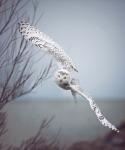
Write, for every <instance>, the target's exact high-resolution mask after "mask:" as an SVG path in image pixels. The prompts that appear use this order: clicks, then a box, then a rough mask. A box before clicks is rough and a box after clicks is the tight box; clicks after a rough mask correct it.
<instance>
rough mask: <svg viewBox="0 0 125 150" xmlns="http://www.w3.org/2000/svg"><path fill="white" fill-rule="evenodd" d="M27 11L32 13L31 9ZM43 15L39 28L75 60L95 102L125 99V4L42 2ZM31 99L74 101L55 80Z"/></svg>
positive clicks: (66, 0)
mask: <svg viewBox="0 0 125 150" xmlns="http://www.w3.org/2000/svg"><path fill="white" fill-rule="evenodd" d="M27 10H28V12H29V14H30V13H32V8H31V6H30V5H28V6H27ZM40 13H43V17H42V19H41V20H40V21H39V24H38V25H37V27H38V28H39V29H40V30H41V31H43V32H45V33H46V34H48V35H49V36H51V37H52V38H53V39H54V40H55V41H56V42H58V43H59V44H60V45H61V46H62V47H63V48H64V50H65V51H66V52H67V54H69V56H71V58H72V59H73V60H74V63H75V64H76V66H77V68H78V70H79V73H78V75H77V77H76V78H79V79H80V83H81V86H82V88H83V89H86V90H87V91H88V92H89V93H90V95H92V96H94V97H95V98H102V99H104V98H112V99H120V98H125V60H124V59H125V1H124V0H41V3H40V5H39V9H38V14H40ZM41 63H43V62H41ZM41 66H42V64H41ZM37 69H38V70H39V69H40V64H39V63H38V65H37ZM31 96H33V97H37V98H41V99H42V98H49V99H55V98H60V99H66V98H71V95H70V93H69V92H67V91H63V90H62V89H60V88H58V87H57V86H56V85H55V84H54V83H53V79H52V78H51V79H49V80H48V81H45V82H44V83H43V86H42V88H41V86H40V87H38V88H37V89H36V91H35V92H33V94H32V95H31Z"/></svg>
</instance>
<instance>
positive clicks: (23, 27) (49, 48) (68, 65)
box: [19, 21, 77, 71]
mask: <svg viewBox="0 0 125 150" xmlns="http://www.w3.org/2000/svg"><path fill="white" fill-rule="evenodd" d="M19 31H20V33H21V34H22V35H23V36H24V38H25V39H27V40H29V41H31V43H33V44H34V45H36V46H37V47H39V48H44V50H45V51H46V52H48V53H49V54H51V55H52V56H53V57H54V58H55V59H56V60H57V62H59V63H61V65H63V67H64V68H65V69H67V70H68V71H73V70H74V71H77V69H76V67H75V65H74V64H73V62H72V60H71V58H70V57H69V56H68V55H67V54H66V53H65V52H64V50H63V49H62V48H61V47H60V46H59V45H58V44H57V43H56V42H54V41H53V40H52V39H51V38H50V37H49V36H48V35H46V34H45V33H43V32H40V31H39V30H38V29H36V28H35V27H34V26H31V25H30V24H29V23H26V22H23V21H21V22H20V23H19Z"/></svg>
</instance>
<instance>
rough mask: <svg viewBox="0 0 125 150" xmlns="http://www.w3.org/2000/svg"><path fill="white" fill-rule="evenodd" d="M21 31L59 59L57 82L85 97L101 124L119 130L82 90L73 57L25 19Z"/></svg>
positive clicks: (62, 86) (56, 73)
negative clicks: (76, 75) (73, 75)
mask: <svg viewBox="0 0 125 150" xmlns="http://www.w3.org/2000/svg"><path fill="white" fill-rule="evenodd" d="M19 32H20V33H21V34H22V36H23V37H24V38H25V39H26V40H28V41H30V42H31V43H32V44H34V45H36V46H37V47H39V48H40V49H42V50H44V51H45V52H46V53H48V54H50V55H52V56H53V57H54V58H55V60H56V61H57V64H60V65H61V67H59V68H58V70H57V71H56V72H55V74H54V78H55V83H56V84H57V85H58V86H59V87H61V88H63V89H65V90H70V91H71V93H72V94H73V96H76V94H79V95H81V96H82V97H83V98H84V99H86V100H88V102H89V104H90V107H91V109H92V110H93V111H94V112H95V114H96V116H97V118H98V120H99V121H100V122H101V124H102V125H104V126H107V127H109V128H111V129H112V130H114V131H116V132H119V130H118V129H117V128H116V127H115V126H114V125H112V124H111V123H110V122H109V121H108V120H107V119H106V118H105V117H104V116H103V114H102V113H101V111H100V109H99V107H98V106H97V104H96V103H95V102H94V100H93V98H92V97H91V96H88V95H87V94H85V93H84V92H83V91H82V90H81V88H80V85H79V83H78V82H76V80H75V79H74V78H73V77H72V72H73V71H76V72H78V71H77V68H76V66H75V64H74V63H73V61H72V59H71V58H70V57H69V56H68V55H67V54H66V53H65V51H64V50H63V49H62V48H61V47H60V46H59V45H58V44H57V43H56V42H54V41H53V39H51V38H50V37H49V36H48V35H46V34H45V33H43V32H40V31H39V30H38V29H37V28H36V27H34V26H32V25H30V24H29V23H27V22H25V21H21V22H20V23H19Z"/></svg>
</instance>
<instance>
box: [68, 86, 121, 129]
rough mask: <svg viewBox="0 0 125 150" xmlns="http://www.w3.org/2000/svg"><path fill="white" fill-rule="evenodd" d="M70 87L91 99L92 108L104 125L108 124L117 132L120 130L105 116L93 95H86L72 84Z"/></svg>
mask: <svg viewBox="0 0 125 150" xmlns="http://www.w3.org/2000/svg"><path fill="white" fill-rule="evenodd" d="M70 87H71V89H72V91H74V92H76V93H78V94H79V95H81V96H82V97H83V98H85V99H86V100H88V101H89V104H90V107H91V109H92V110H93V111H94V112H95V114H96V116H97V118H98V120H99V121H100V122H101V124H102V125H104V126H107V127H109V128H110V129H112V130H114V131H116V132H119V130H118V129H117V128H116V127H115V126H114V125H112V124H111V123H110V122H109V121H108V120H107V119H106V118H105V117H104V115H103V114H102V113H101V111H100V109H99V107H98V106H97V104H96V103H95V101H94V100H93V98H92V97H91V96H88V95H86V94H85V93H84V92H83V91H81V90H80V89H79V88H77V87H76V86H74V85H70Z"/></svg>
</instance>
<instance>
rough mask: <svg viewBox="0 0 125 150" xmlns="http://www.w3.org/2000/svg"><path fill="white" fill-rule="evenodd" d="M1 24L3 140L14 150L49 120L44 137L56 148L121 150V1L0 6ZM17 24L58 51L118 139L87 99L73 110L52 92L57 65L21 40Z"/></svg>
mask: <svg viewBox="0 0 125 150" xmlns="http://www.w3.org/2000/svg"><path fill="white" fill-rule="evenodd" d="M10 8H11V9H10ZM3 14H4V15H3ZM11 15H12V17H11ZM0 17H1V20H2V21H1V30H0V44H1V49H0V52H1V53H0V58H1V62H0V64H1V65H0V73H1V77H0V102H1V105H0V109H1V112H3V111H4V112H6V129H7V133H6V134H4V135H2V137H1V141H2V142H3V143H4V144H5V145H16V146H19V145H20V144H21V143H22V141H25V140H27V139H28V138H29V137H33V136H34V135H35V134H36V133H37V131H38V129H39V128H40V124H41V122H43V121H44V119H45V118H47V119H50V120H51V117H52V118H53V119H52V121H50V125H49V127H47V128H46V129H45V130H44V132H45V133H43V134H42V135H45V136H49V137H50V139H51V138H52V139H56V136H58V140H59V143H60V144H59V145H61V147H63V146H66V147H70V148H69V150H73V149H75V150H77V148H78V147H79V150H82V149H83V150H84V149H85V150H86V147H87V146H88V145H89V146H90V147H93V148H94V146H95V149H102V147H104V145H106V146H105V149H108V148H110V149H111V150H112V149H114V148H118V147H120V148H121V149H124V148H125V140H124V139H125V138H124V137H125V125H124V120H125V79H124V77H125V69H124V66H125V61H124V55H125V50H124V47H125V1H124V0H120V1H117V0H110V1H109V0H100V1H99V0H87V1H86V0H77V1H75V0H68V1H67V0H63V1H62V0H39V1H33V0H32V1H25V0H18V1H15V0H12V1H11V0H2V1H1V3H0ZM21 19H26V20H28V21H29V22H30V23H31V24H33V25H35V26H36V27H37V28H38V29H39V30H40V31H42V32H45V33H46V34H48V35H49V36H50V37H52V38H53V39H54V40H55V41H56V42H57V43H59V45H60V46H61V47H63V49H64V50H65V51H66V53H67V54H68V55H69V56H70V57H71V58H72V60H73V61H74V63H75V64H76V66H77V68H78V70H79V73H76V74H74V76H75V77H76V78H77V79H79V81H80V85H81V87H82V89H85V90H86V91H87V93H89V95H91V96H92V97H93V98H94V100H95V101H96V103H97V104H98V105H99V107H100V109H101V111H102V112H103V114H104V116H105V117H106V118H107V119H108V120H109V121H110V122H111V123H113V124H114V125H116V126H118V127H119V128H121V132H120V134H117V133H114V132H111V131H110V129H108V128H106V127H103V126H102V125H101V124H100V123H99V121H98V120H97V118H96V116H95V114H94V113H93V112H92V111H91V109H90V106H89V104H88V102H87V101H86V100H84V99H82V98H81V97H79V96H78V98H77V103H75V102H74V99H73V97H72V95H71V93H70V92H69V91H64V90H62V89H60V88H58V87H57V85H56V84H55V83H54V81H53V80H54V79H53V72H54V71H55V70H56V62H55V61H54V60H53V62H52V63H51V59H52V58H51V56H48V55H46V54H45V53H44V51H42V50H39V49H38V48H36V47H35V46H32V45H31V44H30V43H27V42H26V41H25V40H24V39H21V38H22V37H21V35H20V33H19V31H18V22H20V21H21ZM8 21H10V23H9V24H8ZM6 24H7V25H6ZM15 39H16V43H13V42H12V41H15ZM7 41H10V43H11V44H9V42H8V43H7ZM4 45H5V46H4ZM5 50H6V53H4V51H5ZM10 60H11V61H10ZM5 62H7V63H5ZM3 64H5V66H4V65H3ZM14 64H16V65H14ZM50 64H51V65H50ZM1 66H3V67H1ZM13 70H14V71H13ZM44 70H45V72H44ZM41 71H43V72H41ZM12 72H13V73H12ZM41 77H42V78H41ZM25 81H26V82H25ZM15 89H16V90H15ZM121 122H122V123H121ZM109 132H110V133H109ZM109 139H110V140H109ZM80 141H81V142H80ZM85 141H86V142H85ZM107 141H108V142H107ZM24 143H25V142H24ZM73 143H76V144H73ZM24 145H26V144H24ZM71 145H72V146H71ZM89 146H88V147H89ZM80 147H81V149H80ZM120 148H119V149H120ZM20 149H21V150H23V146H22V147H20ZM33 149H35V148H33ZM36 149H37V148H36ZM46 149H47V148H46ZM54 149H55V148H54ZM121 149H120V150H121ZM37 150H38V149H37ZM51 150H52V149H51Z"/></svg>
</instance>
